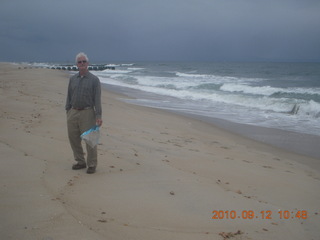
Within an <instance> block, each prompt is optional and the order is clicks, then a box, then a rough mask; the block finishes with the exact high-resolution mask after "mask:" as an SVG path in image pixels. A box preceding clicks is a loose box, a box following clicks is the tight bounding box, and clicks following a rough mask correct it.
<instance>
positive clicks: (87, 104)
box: [66, 53, 102, 174]
mask: <svg viewBox="0 0 320 240" xmlns="http://www.w3.org/2000/svg"><path fill="white" fill-rule="evenodd" d="M76 64H77V67H78V69H79V72H78V73H76V74H75V75H73V76H72V77H71V78H70V80H69V86H68V95H67V101H66V111H67V125H68V136H69V141H70V145H71V148H72V151H73V156H74V159H75V160H76V161H77V164H74V165H73V166H72V169H73V170H79V169H83V168H86V167H87V166H88V169H87V173H89V174H91V173H95V171H96V167H97V160H98V159H97V158H98V157H97V155H98V154H97V146H95V147H94V148H92V147H91V146H90V145H88V144H86V148H87V162H86V161H85V158H84V152H83V149H82V145H81V137H80V135H81V134H82V133H83V132H85V131H87V130H89V129H90V128H92V127H93V126H95V125H97V126H101V125H102V119H101V114H102V109H101V86H100V80H99V78H98V77H96V76H95V75H93V74H92V73H90V72H89V70H88V66H89V59H88V57H87V55H86V54H84V53H79V54H78V55H77V56H76Z"/></svg>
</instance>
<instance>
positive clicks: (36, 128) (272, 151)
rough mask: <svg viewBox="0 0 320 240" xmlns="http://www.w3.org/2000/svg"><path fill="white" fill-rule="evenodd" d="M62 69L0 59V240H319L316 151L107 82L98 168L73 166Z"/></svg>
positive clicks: (65, 79)
mask: <svg viewBox="0 0 320 240" xmlns="http://www.w3.org/2000/svg"><path fill="white" fill-rule="evenodd" d="M68 77H69V76H68V73H67V72H62V71H58V70H49V69H29V68H27V69H24V68H23V67H22V68H21V66H19V65H12V64H6V63H1V64H0V84H1V85H0V92H1V95H0V96H1V102H0V105H1V118H0V128H1V136H0V151H1V164H2V167H1V170H0V171H1V174H0V177H1V188H0V189H1V190H0V191H1V198H0V204H1V205H0V209H1V216H0V238H1V239H30V240H31V239H32V240H34V239H40V240H56V239H66V240H69V239H75V240H80V239H90V240H91V239H95V240H99V239H109V240H117V239H119V240H125V239H136V240H142V239H152V240H155V239H161V240H163V239H174V240H180V239H181V240H188V239H190V240H191V239H192V240H194V239H197V240H202V239H210V240H215V239H217V240H219V239H254V240H259V239H266V240H267V239H273V240H276V239H279V240H280V239H281V240H286V239H290V240H294V239H297V240H302V239H308V240H311V239H315V240H316V239H319V236H320V230H319V226H320V216H319V214H320V208H319V206H320V204H319V203H320V173H319V171H318V170H317V169H313V168H311V167H310V166H308V162H311V161H315V159H310V158H307V157H303V156H299V155H297V154H293V153H289V152H286V151H283V150H279V149H276V148H273V147H270V146H268V145H264V144H261V143H258V142H255V141H252V140H248V139H246V138H243V137H240V136H238V135H235V134H232V133H229V132H226V131H223V130H221V129H219V128H217V127H215V126H213V125H210V124H208V123H204V122H201V121H199V120H195V119H189V118H186V117H182V116H179V115H175V114H172V113H167V112H165V111H161V110H157V109H152V108H146V107H141V106H135V105H130V104H128V103H124V102H123V101H122V100H121V99H122V98H125V96H121V95H119V94H115V93H112V92H109V91H107V90H104V91H103V94H102V103H103V119H104V125H103V126H102V128H101V144H100V145H99V147H98V155H99V160H98V168H97V172H96V173H95V174H93V175H89V174H86V172H85V170H79V171H74V170H71V165H72V164H73V163H74V162H73V158H72V153H71V149H70V147H69V142H68V138H67V134H66V115H65V111H64V104H65V98H66V90H67V84H68ZM298 160H299V162H298ZM301 161H302V162H305V163H306V164H301ZM219 210H221V211H224V212H225V211H229V212H230V211H235V212H233V214H234V213H236V214H237V215H236V218H235V219H231V215H230V214H229V215H228V214H227V213H226V212H225V214H224V216H222V215H221V218H222V219H212V217H214V216H215V214H214V213H213V211H219ZM279 210H280V211H286V210H287V211H289V212H290V213H291V215H290V217H289V218H288V219H284V218H283V219H280V215H279V214H278V211H279ZM299 210H304V211H307V213H308V216H307V218H306V219H302V218H296V216H295V214H294V213H296V212H298V211H299ZM249 211H252V212H253V213H254V214H255V215H254V217H253V219H244V218H243V217H247V216H248V214H247V213H249V214H250V213H252V212H249ZM268 211H269V212H268ZM242 213H243V217H242ZM268 213H270V214H271V217H272V219H266V217H267V214H268ZM227 216H229V219H227ZM232 216H233V215H232ZM263 216H264V217H265V218H264V219H263ZM286 216H287V215H286ZM292 217H293V218H292Z"/></svg>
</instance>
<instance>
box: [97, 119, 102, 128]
mask: <svg viewBox="0 0 320 240" xmlns="http://www.w3.org/2000/svg"><path fill="white" fill-rule="evenodd" d="M102 122H103V121H102V119H97V120H96V125H97V126H99V127H100V126H101V125H102Z"/></svg>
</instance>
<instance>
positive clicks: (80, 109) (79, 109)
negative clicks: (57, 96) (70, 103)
mask: <svg viewBox="0 0 320 240" xmlns="http://www.w3.org/2000/svg"><path fill="white" fill-rule="evenodd" d="M91 108H92V107H85V108H75V107H72V109H74V110H78V111H82V110H87V109H91Z"/></svg>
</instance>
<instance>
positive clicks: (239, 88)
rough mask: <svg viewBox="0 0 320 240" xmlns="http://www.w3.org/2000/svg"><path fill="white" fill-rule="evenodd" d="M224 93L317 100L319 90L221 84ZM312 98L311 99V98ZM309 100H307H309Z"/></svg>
mask: <svg viewBox="0 0 320 240" xmlns="http://www.w3.org/2000/svg"><path fill="white" fill-rule="evenodd" d="M220 89H221V90H223V91H226V92H241V93H245V94H252V95H263V96H271V97H272V96H274V97H277V96H280V95H282V96H284V95H285V94H287V95H288V94H297V95H300V96H301V95H310V96H311V98H310V99H313V98H319V97H320V95H319V92H320V89H319V88H313V89H312V88H276V87H270V86H249V85H244V84H237V83H235V84H233V83H231V84H229V83H227V84H223V85H222V86H221V88H220ZM312 96H313V97H312ZM310 99H309V100H310Z"/></svg>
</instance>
